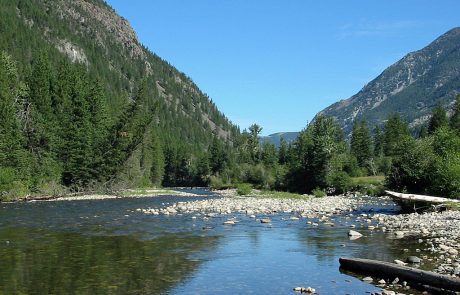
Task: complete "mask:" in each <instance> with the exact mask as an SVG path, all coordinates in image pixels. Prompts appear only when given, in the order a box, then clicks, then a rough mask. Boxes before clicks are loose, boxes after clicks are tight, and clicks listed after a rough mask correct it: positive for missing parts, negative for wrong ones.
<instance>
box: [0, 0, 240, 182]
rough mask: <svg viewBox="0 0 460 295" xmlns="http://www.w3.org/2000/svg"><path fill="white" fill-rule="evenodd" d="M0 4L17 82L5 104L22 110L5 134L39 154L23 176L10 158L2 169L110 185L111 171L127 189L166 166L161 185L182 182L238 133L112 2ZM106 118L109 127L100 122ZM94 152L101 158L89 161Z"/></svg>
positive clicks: (6, 62)
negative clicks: (140, 36) (215, 147)
mask: <svg viewBox="0 0 460 295" xmlns="http://www.w3.org/2000/svg"><path fill="white" fill-rule="evenodd" d="M0 5H1V7H2V9H1V10H0V32H1V36H2V37H1V38H0V62H1V63H2V64H0V66H3V69H0V72H1V71H3V72H5V73H6V74H7V75H9V76H10V77H11V78H9V79H6V80H5V81H8V83H12V84H11V85H10V84H8V85H7V84H5V85H0V86H1V87H3V88H4V89H5V91H8V92H9V93H11V98H8V101H7V102H5V103H6V104H8V107H9V114H10V115H11V114H13V111H14V110H17V112H16V118H9V119H8V120H10V121H12V122H15V123H14V124H13V125H11V124H10V125H11V126H13V127H14V126H19V127H20V128H19V127H14V128H13V127H11V128H12V129H11V130H12V131H11V132H10V133H11V134H10V135H8V136H9V137H11V138H13V139H14V140H15V142H16V147H18V153H23V154H27V155H30V157H31V159H33V161H28V163H29V164H24V165H23V167H25V168H24V169H25V170H24V171H25V172H24V173H23V172H18V175H16V173H14V172H12V171H15V169H16V168H17V167H18V166H20V165H19V164H18V163H15V164H14V165H13V166H11V165H10V164H9V163H12V162H11V161H8V159H5V161H4V162H2V163H0V170H1V169H3V168H4V169H7V172H8V173H10V174H12V175H13V174H14V175H13V176H11V177H10V178H12V179H15V177H17V178H18V181H20V182H21V183H24V186H27V187H32V188H33V189H35V188H36V187H38V186H43V185H44V184H45V183H52V182H55V183H56V182H57V183H64V184H65V185H68V186H71V185H75V186H79V185H81V184H83V185H85V184H88V183H89V182H91V181H92V180H93V179H95V178H97V180H99V181H100V182H104V183H107V181H108V180H111V179H108V178H109V177H112V176H113V175H114V174H116V175H117V178H118V179H122V180H123V181H126V182H127V183H126V185H125V187H126V186H145V185H152V184H158V183H156V182H155V183H154V181H153V180H152V179H153V177H152V173H153V171H157V172H155V173H157V174H158V175H160V174H161V175H162V172H161V171H160V170H163V167H164V170H165V171H164V175H165V177H164V179H166V180H165V181H164V184H166V185H185V184H186V181H188V180H189V179H192V178H193V177H194V176H193V175H191V174H193V173H197V172H196V171H198V168H197V166H198V162H199V161H202V162H203V163H204V164H202V165H201V168H202V169H205V168H206V167H207V166H206V162H205V161H204V160H203V159H206V158H207V150H208V149H209V147H210V146H211V144H216V145H217V143H216V140H217V141H219V142H220V144H221V145H222V146H223V147H226V148H230V147H231V146H232V145H233V142H235V139H236V138H237V137H238V136H239V134H240V132H239V129H238V127H237V126H235V125H234V124H233V123H232V122H230V121H229V120H228V119H227V118H226V117H225V116H224V114H223V113H221V112H220V111H219V110H218V109H217V107H216V105H215V104H214V103H213V102H212V100H211V99H210V98H209V97H208V96H207V95H206V94H205V93H203V92H202V91H201V90H200V89H199V88H198V87H197V85H195V84H194V82H193V81H192V80H191V79H190V78H189V77H188V76H187V75H185V74H184V73H182V72H180V71H179V70H177V69H176V68H174V67H173V66H172V65H170V64H169V63H168V62H167V61H165V60H163V59H162V58H160V57H159V56H157V55H156V54H154V53H152V52H151V51H150V50H148V49H147V48H146V47H145V46H143V45H142V44H141V42H140V41H139V40H138V38H137V36H136V33H135V32H134V30H133V29H132V27H131V26H130V25H129V23H128V21H127V20H126V19H124V18H123V17H121V16H119V15H118V14H117V13H116V12H115V11H114V10H113V9H112V8H111V7H110V6H109V5H108V4H107V3H106V2H104V1H102V0H53V1H49V0H0ZM158 29H159V30H160V29H161V28H158ZM0 74H1V73H0ZM0 78H1V77H0ZM0 80H1V79H0ZM16 80H17V81H16ZM1 81H3V80H1ZM16 82H17V83H16ZM5 83H6V82H5ZM2 91H3V90H2ZM0 92H1V91H0ZM99 98H101V99H100V100H101V101H100V100H99ZM2 99H3V97H2ZM93 107H94V108H93ZM97 108H100V109H101V110H102V109H104V113H102V112H100V111H98V110H97ZM105 110H106V112H107V114H106V113H105ZM95 115H96V116H95ZM96 117H97V118H96ZM0 121H1V120H0ZM5 122H6V121H5ZM101 122H103V123H104V124H103V127H104V128H100V129H98V128H95V127H94V126H96V125H97V124H100V123H101ZM5 124H7V123H5ZM8 124H9V123H8ZM10 125H8V126H10ZM101 126H102V125H101ZM0 129H1V128H0ZM20 129H22V130H23V132H22V133H21V134H19V133H20ZM92 129H96V130H92ZM9 137H8V138H9ZM156 137H158V140H156ZM0 139H3V138H0ZM13 139H11V140H13ZM0 141H1V140H0ZM19 146H21V148H19ZM219 146H220V145H219ZM90 149H93V150H90ZM95 149H98V150H99V151H100V155H98V157H99V159H92V160H90V158H91V157H93V158H96V156H95V154H94V150H95ZM160 149H161V151H160ZM154 151H155V152H154ZM0 154H1V153H0ZM160 154H161V155H160ZM153 155H155V157H156V159H157V160H154V159H152V157H153ZM24 158H25V157H19V158H18V159H24ZM162 158H164V163H163V162H162V160H161V159H162ZM2 159H3V157H0V160H2ZM152 163H153V164H152ZM2 165H3V166H5V167H3V166H2ZM21 165H22V164H21ZM10 166H11V167H10ZM32 166H33V167H32ZM154 166H156V168H155V169H154ZM104 167H105V168H104ZM203 167H204V168H203ZM26 168H27V169H26ZM45 168H46V169H45ZM48 168H49V169H48ZM26 170H27V171H26ZM200 171H201V170H200ZM0 172H2V171H0ZM39 172H40V173H43V175H42V176H39V174H40V173H39ZM102 172H105V174H106V175H101V173H102ZM21 173H22V174H25V173H27V175H29V176H30V177H29V178H27V177H25V176H24V177H23V178H21V177H20V176H19V174H21ZM203 173H205V174H206V171H205V172H203ZM10 174H8V175H10ZM153 174H154V173H153ZM2 175H7V174H5V173H4V174H2V173H0V178H1V176H2ZM195 178H196V179H200V178H199V177H195ZM156 179H157V180H158V179H162V177H160V176H158V177H156ZM181 181H183V182H184V183H181ZM1 183H2V180H1V179H0V184H1ZM8 183H11V181H9V182H8ZM0 190H1V185H0ZM39 190H40V189H36V191H39Z"/></svg>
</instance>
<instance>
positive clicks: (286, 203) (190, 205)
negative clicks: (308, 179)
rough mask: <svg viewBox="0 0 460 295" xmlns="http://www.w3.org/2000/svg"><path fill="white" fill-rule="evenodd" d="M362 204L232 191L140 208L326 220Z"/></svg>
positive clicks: (340, 198) (345, 199) (160, 212)
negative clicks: (242, 195)
mask: <svg viewBox="0 0 460 295" xmlns="http://www.w3.org/2000/svg"><path fill="white" fill-rule="evenodd" d="M361 203H363V201H362V200H360V199H358V198H354V197H351V196H330V197H323V198H314V197H312V196H310V197H305V199H277V198H263V197H239V196H235V194H234V193H233V192H231V191H229V192H225V197H222V198H218V199H206V200H197V201H190V202H178V203H174V204H172V205H170V206H167V207H164V208H147V209H142V208H139V209H138V210H137V211H141V212H143V213H146V214H155V215H171V214H187V213H200V214H208V215H216V214H222V215H228V214H232V213H243V214H246V215H250V216H253V217H256V216H257V215H259V216H260V215H269V214H275V213H291V214H292V218H300V217H304V218H317V217H320V216H321V217H325V216H326V217H327V216H331V215H333V214H340V213H343V212H349V211H353V210H355V209H356V208H357V207H358V206H359V205H360V204H361Z"/></svg>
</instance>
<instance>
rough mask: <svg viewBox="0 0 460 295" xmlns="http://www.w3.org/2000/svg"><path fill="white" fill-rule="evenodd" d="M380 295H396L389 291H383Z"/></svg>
mask: <svg viewBox="0 0 460 295" xmlns="http://www.w3.org/2000/svg"><path fill="white" fill-rule="evenodd" d="M382 295H396V292H395V291H391V290H383V292H382Z"/></svg>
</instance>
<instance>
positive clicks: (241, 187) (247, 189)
mask: <svg viewBox="0 0 460 295" xmlns="http://www.w3.org/2000/svg"><path fill="white" fill-rule="evenodd" d="M236 189H237V193H238V195H240V196H245V195H249V194H250V193H251V192H252V185H250V184H249V183H240V184H238V185H237V186H236Z"/></svg>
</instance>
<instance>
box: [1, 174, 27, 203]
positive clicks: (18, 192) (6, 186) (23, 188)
mask: <svg viewBox="0 0 460 295" xmlns="http://www.w3.org/2000/svg"><path fill="white" fill-rule="evenodd" d="M28 193H29V189H28V186H27V185H26V183H24V182H23V181H21V180H19V179H18V177H17V175H16V172H15V170H14V169H13V168H0V200H1V201H11V200H14V199H18V198H21V197H25V196H26V195H27V194H28Z"/></svg>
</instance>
